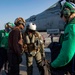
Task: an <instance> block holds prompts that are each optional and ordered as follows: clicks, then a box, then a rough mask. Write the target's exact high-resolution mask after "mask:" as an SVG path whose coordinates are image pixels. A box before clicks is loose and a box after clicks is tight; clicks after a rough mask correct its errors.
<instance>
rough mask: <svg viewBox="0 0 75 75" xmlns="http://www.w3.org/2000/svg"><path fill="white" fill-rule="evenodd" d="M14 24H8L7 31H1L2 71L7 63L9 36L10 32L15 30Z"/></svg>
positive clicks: (0, 61) (6, 25)
mask: <svg viewBox="0 0 75 75" xmlns="http://www.w3.org/2000/svg"><path fill="white" fill-rule="evenodd" d="M13 27H14V24H13V23H10V22H8V23H6V24H5V27H4V28H5V29H3V30H0V70H1V69H2V67H3V65H4V64H5V63H6V62H7V53H8V36H9V33H10V31H11V30H12V29H13ZM6 67H7V66H5V67H4V68H5V70H6Z"/></svg>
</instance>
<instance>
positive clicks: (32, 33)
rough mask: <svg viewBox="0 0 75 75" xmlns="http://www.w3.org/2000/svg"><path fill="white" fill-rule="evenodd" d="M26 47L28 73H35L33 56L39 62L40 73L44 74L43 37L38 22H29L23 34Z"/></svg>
mask: <svg viewBox="0 0 75 75" xmlns="http://www.w3.org/2000/svg"><path fill="white" fill-rule="evenodd" d="M23 39H24V49H25V53H26V59H27V60H26V64H27V75H33V58H35V60H36V62H37V67H38V69H39V72H40V75H44V74H43V73H44V72H43V68H42V66H41V62H42V59H43V58H45V53H44V43H43V38H42V36H41V35H40V33H39V32H38V31H36V24H34V23H31V22H30V23H29V24H28V25H27V27H26V31H25V32H24V34H23Z"/></svg>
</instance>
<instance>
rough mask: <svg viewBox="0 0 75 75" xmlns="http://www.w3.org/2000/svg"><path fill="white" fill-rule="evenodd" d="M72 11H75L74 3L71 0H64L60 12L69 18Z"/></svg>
mask: <svg viewBox="0 0 75 75" xmlns="http://www.w3.org/2000/svg"><path fill="white" fill-rule="evenodd" d="M72 13H75V4H74V3H72V2H65V3H64V5H63V7H62V14H63V15H64V16H65V17H66V18H69V16H70V15H71V14H72Z"/></svg>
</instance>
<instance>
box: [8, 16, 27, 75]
mask: <svg viewBox="0 0 75 75" xmlns="http://www.w3.org/2000/svg"><path fill="white" fill-rule="evenodd" d="M25 23H26V22H25V20H24V19H23V18H22V17H18V18H16V19H15V21H14V24H15V27H14V29H13V30H12V31H11V32H10V34H9V38H8V45H9V57H8V58H9V60H8V61H9V70H8V74H9V75H19V72H20V70H19V64H20V63H21V62H22V57H21V55H22V54H21V53H22V45H23V40H22V32H21V30H22V29H24V27H25Z"/></svg>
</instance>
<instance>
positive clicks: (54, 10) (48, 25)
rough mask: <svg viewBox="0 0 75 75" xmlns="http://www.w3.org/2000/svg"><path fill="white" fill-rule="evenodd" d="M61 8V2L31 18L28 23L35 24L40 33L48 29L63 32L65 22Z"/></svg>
mask: <svg viewBox="0 0 75 75" xmlns="http://www.w3.org/2000/svg"><path fill="white" fill-rule="evenodd" d="M61 8H62V6H61V1H58V2H56V3H55V4H53V5H52V6H50V7H49V8H48V9H46V10H45V11H43V12H42V13H40V14H37V15H33V16H31V17H29V18H28V19H26V22H27V23H28V22H33V23H35V24H36V25H37V30H38V31H47V29H59V31H62V30H63V29H64V24H65V22H64V21H63V20H62V19H61V17H60V12H61Z"/></svg>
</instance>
